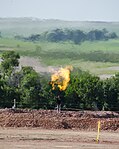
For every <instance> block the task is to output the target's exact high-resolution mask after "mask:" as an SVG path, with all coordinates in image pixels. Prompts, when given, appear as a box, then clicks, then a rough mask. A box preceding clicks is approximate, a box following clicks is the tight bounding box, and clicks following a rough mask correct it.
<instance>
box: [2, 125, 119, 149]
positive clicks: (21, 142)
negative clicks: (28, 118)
mask: <svg viewBox="0 0 119 149" xmlns="http://www.w3.org/2000/svg"><path fill="white" fill-rule="evenodd" d="M96 135H97V132H96V131H77V130H46V129H39V128H2V127H1V128H0V149H8V148H9V149H64V148H65V149H70V148H71V149H93V148H94V149H119V133H118V132H104V131H103V132H101V133H100V142H99V143H96V141H95V140H96Z"/></svg>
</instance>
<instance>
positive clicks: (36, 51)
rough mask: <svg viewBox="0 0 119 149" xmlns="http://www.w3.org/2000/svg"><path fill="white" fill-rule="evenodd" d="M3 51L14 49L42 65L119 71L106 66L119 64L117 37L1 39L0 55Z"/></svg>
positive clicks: (98, 72)
mask: <svg viewBox="0 0 119 149" xmlns="http://www.w3.org/2000/svg"><path fill="white" fill-rule="evenodd" d="M5 50H15V51H16V52H18V53H19V54H20V55H21V56H29V57H38V58H39V59H40V61H41V62H42V63H43V64H45V65H52V66H65V65H72V66H74V67H79V68H81V69H83V70H88V71H90V72H91V73H93V74H96V75H99V74H114V73H116V72H118V70H108V69H106V68H107V67H111V66H118V65H119V59H118V58H119V39H118V40H109V41H97V42H84V43H82V44H80V45H76V44H73V43H72V42H65V43H63V42H62V43H51V42H37V43H33V42H24V41H20V40H15V39H8V38H1V39H0V54H2V52H3V51H5Z"/></svg>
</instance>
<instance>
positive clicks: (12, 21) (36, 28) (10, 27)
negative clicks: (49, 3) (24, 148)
mask: <svg viewBox="0 0 119 149" xmlns="http://www.w3.org/2000/svg"><path fill="white" fill-rule="evenodd" d="M55 28H69V29H81V30H83V31H90V30H93V29H103V28H106V29H107V30H108V31H110V32H115V33H116V34H117V35H118V36H119V22H99V21H95V22H93V21H64V20H53V19H51V20H47V19H43V20H41V19H38V18H0V32H1V34H2V36H4V37H13V36H16V35H23V36H28V35H31V34H35V33H42V32H44V31H47V30H52V29H55Z"/></svg>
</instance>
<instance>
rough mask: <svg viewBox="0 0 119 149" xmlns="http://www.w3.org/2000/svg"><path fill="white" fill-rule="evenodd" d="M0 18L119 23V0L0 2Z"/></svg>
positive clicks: (25, 0)
mask: <svg viewBox="0 0 119 149" xmlns="http://www.w3.org/2000/svg"><path fill="white" fill-rule="evenodd" d="M0 17H36V18H40V19H61V20H79V21H119V0H0Z"/></svg>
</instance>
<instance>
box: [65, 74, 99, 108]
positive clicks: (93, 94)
mask: <svg viewBox="0 0 119 149" xmlns="http://www.w3.org/2000/svg"><path fill="white" fill-rule="evenodd" d="M66 95H67V99H68V100H69V99H70V98H71V99H73V100H74V101H72V103H73V104H74V106H76V107H77V108H85V109H93V104H94V103H95V104H96V105H97V108H98V109H100V108H101V102H102V101H101V100H102V82H101V81H100V79H99V78H98V77H96V76H92V75H91V74H89V73H88V72H79V73H76V74H74V75H73V76H72V77H71V81H70V85H69V87H68V88H67V91H66ZM68 103H69V104H71V103H70V102H68Z"/></svg>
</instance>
